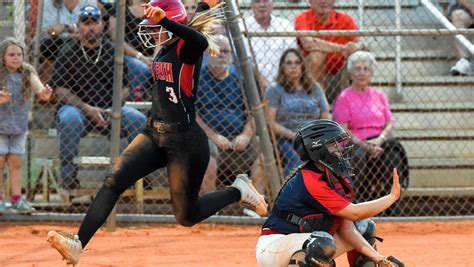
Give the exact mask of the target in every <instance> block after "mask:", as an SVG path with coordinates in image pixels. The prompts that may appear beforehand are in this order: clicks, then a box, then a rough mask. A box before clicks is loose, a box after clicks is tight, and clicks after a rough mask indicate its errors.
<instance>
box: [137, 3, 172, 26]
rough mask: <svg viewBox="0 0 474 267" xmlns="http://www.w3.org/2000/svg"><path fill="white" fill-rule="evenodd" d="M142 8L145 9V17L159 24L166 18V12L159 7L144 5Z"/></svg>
mask: <svg viewBox="0 0 474 267" xmlns="http://www.w3.org/2000/svg"><path fill="white" fill-rule="evenodd" d="M142 7H143V8H144V10H143V16H144V17H145V18H147V19H150V20H152V21H153V22H155V23H159V22H160V21H161V20H162V19H163V18H164V17H166V14H165V11H163V9H161V8H159V7H156V6H151V5H149V4H143V5H142Z"/></svg>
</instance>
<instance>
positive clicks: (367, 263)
mask: <svg viewBox="0 0 474 267" xmlns="http://www.w3.org/2000/svg"><path fill="white" fill-rule="evenodd" d="M356 225H357V226H356ZM376 232H377V231H376V226H375V223H374V222H373V221H372V220H370V219H365V220H361V221H359V222H357V223H354V222H352V221H349V220H344V221H343V223H342V224H341V227H340V228H339V230H338V232H337V234H336V236H337V237H338V238H337V239H336V242H338V251H337V252H336V255H335V257H337V256H339V255H341V254H342V253H344V252H347V254H348V260H349V265H350V266H354V267H376V266H391V267H403V266H404V264H403V263H402V262H401V261H400V260H398V259H396V258H395V257H393V256H388V257H384V256H382V255H380V254H379V253H378V252H377V250H376V247H375V241H376V239H377V237H376ZM341 248H344V249H343V250H341Z"/></svg>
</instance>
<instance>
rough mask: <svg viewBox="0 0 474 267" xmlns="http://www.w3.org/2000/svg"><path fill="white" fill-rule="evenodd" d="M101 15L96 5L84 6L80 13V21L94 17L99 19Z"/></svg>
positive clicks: (93, 18) (95, 19)
mask: <svg viewBox="0 0 474 267" xmlns="http://www.w3.org/2000/svg"><path fill="white" fill-rule="evenodd" d="M100 17H101V13H100V10H99V9H98V8H97V7H95V6H84V7H83V8H81V11H80V13H79V21H82V22H84V21H86V20H88V19H92V20H93V21H98V20H99V19H100Z"/></svg>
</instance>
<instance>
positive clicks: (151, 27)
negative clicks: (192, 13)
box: [138, 0, 187, 47]
mask: <svg viewBox="0 0 474 267" xmlns="http://www.w3.org/2000/svg"><path fill="white" fill-rule="evenodd" d="M148 4H149V5H151V6H153V7H159V8H161V9H163V11H164V12H165V15H166V17H167V18H168V19H170V20H173V21H175V22H177V23H182V24H185V23H186V22H187V16H186V9H185V8H184V5H183V3H181V1H180V0H151V1H150V2H149V3H148ZM161 33H167V34H168V37H167V38H166V39H165V40H161V38H159V36H160V34H161ZM155 36H156V37H157V38H155ZM138 37H139V38H140V40H141V41H142V42H143V44H144V45H145V46H146V47H155V46H158V45H161V44H163V43H165V42H166V41H168V40H170V39H171V38H172V37H173V34H172V33H171V32H169V31H167V30H166V29H165V28H163V27H162V26H161V25H158V24H157V23H155V22H154V21H152V20H150V19H147V18H145V19H143V20H142V21H141V22H140V24H138ZM156 39H158V40H156Z"/></svg>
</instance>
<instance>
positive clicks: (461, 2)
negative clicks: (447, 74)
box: [448, 0, 474, 76]
mask: <svg viewBox="0 0 474 267" xmlns="http://www.w3.org/2000/svg"><path fill="white" fill-rule="evenodd" d="M473 15H474V1H473V0H452V3H451V4H450V5H449V8H448V17H449V19H450V20H451V22H452V23H453V25H454V26H456V28H458V29H466V28H471V27H472V26H473V25H474V16H473ZM454 46H455V50H454V51H455V53H456V57H457V58H458V61H457V62H456V64H455V65H454V66H453V67H452V68H451V74H452V75H464V76H466V75H471V60H470V59H469V54H468V53H467V52H466V51H465V50H464V49H463V47H462V46H461V45H460V44H459V43H458V42H455V43H454Z"/></svg>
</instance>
